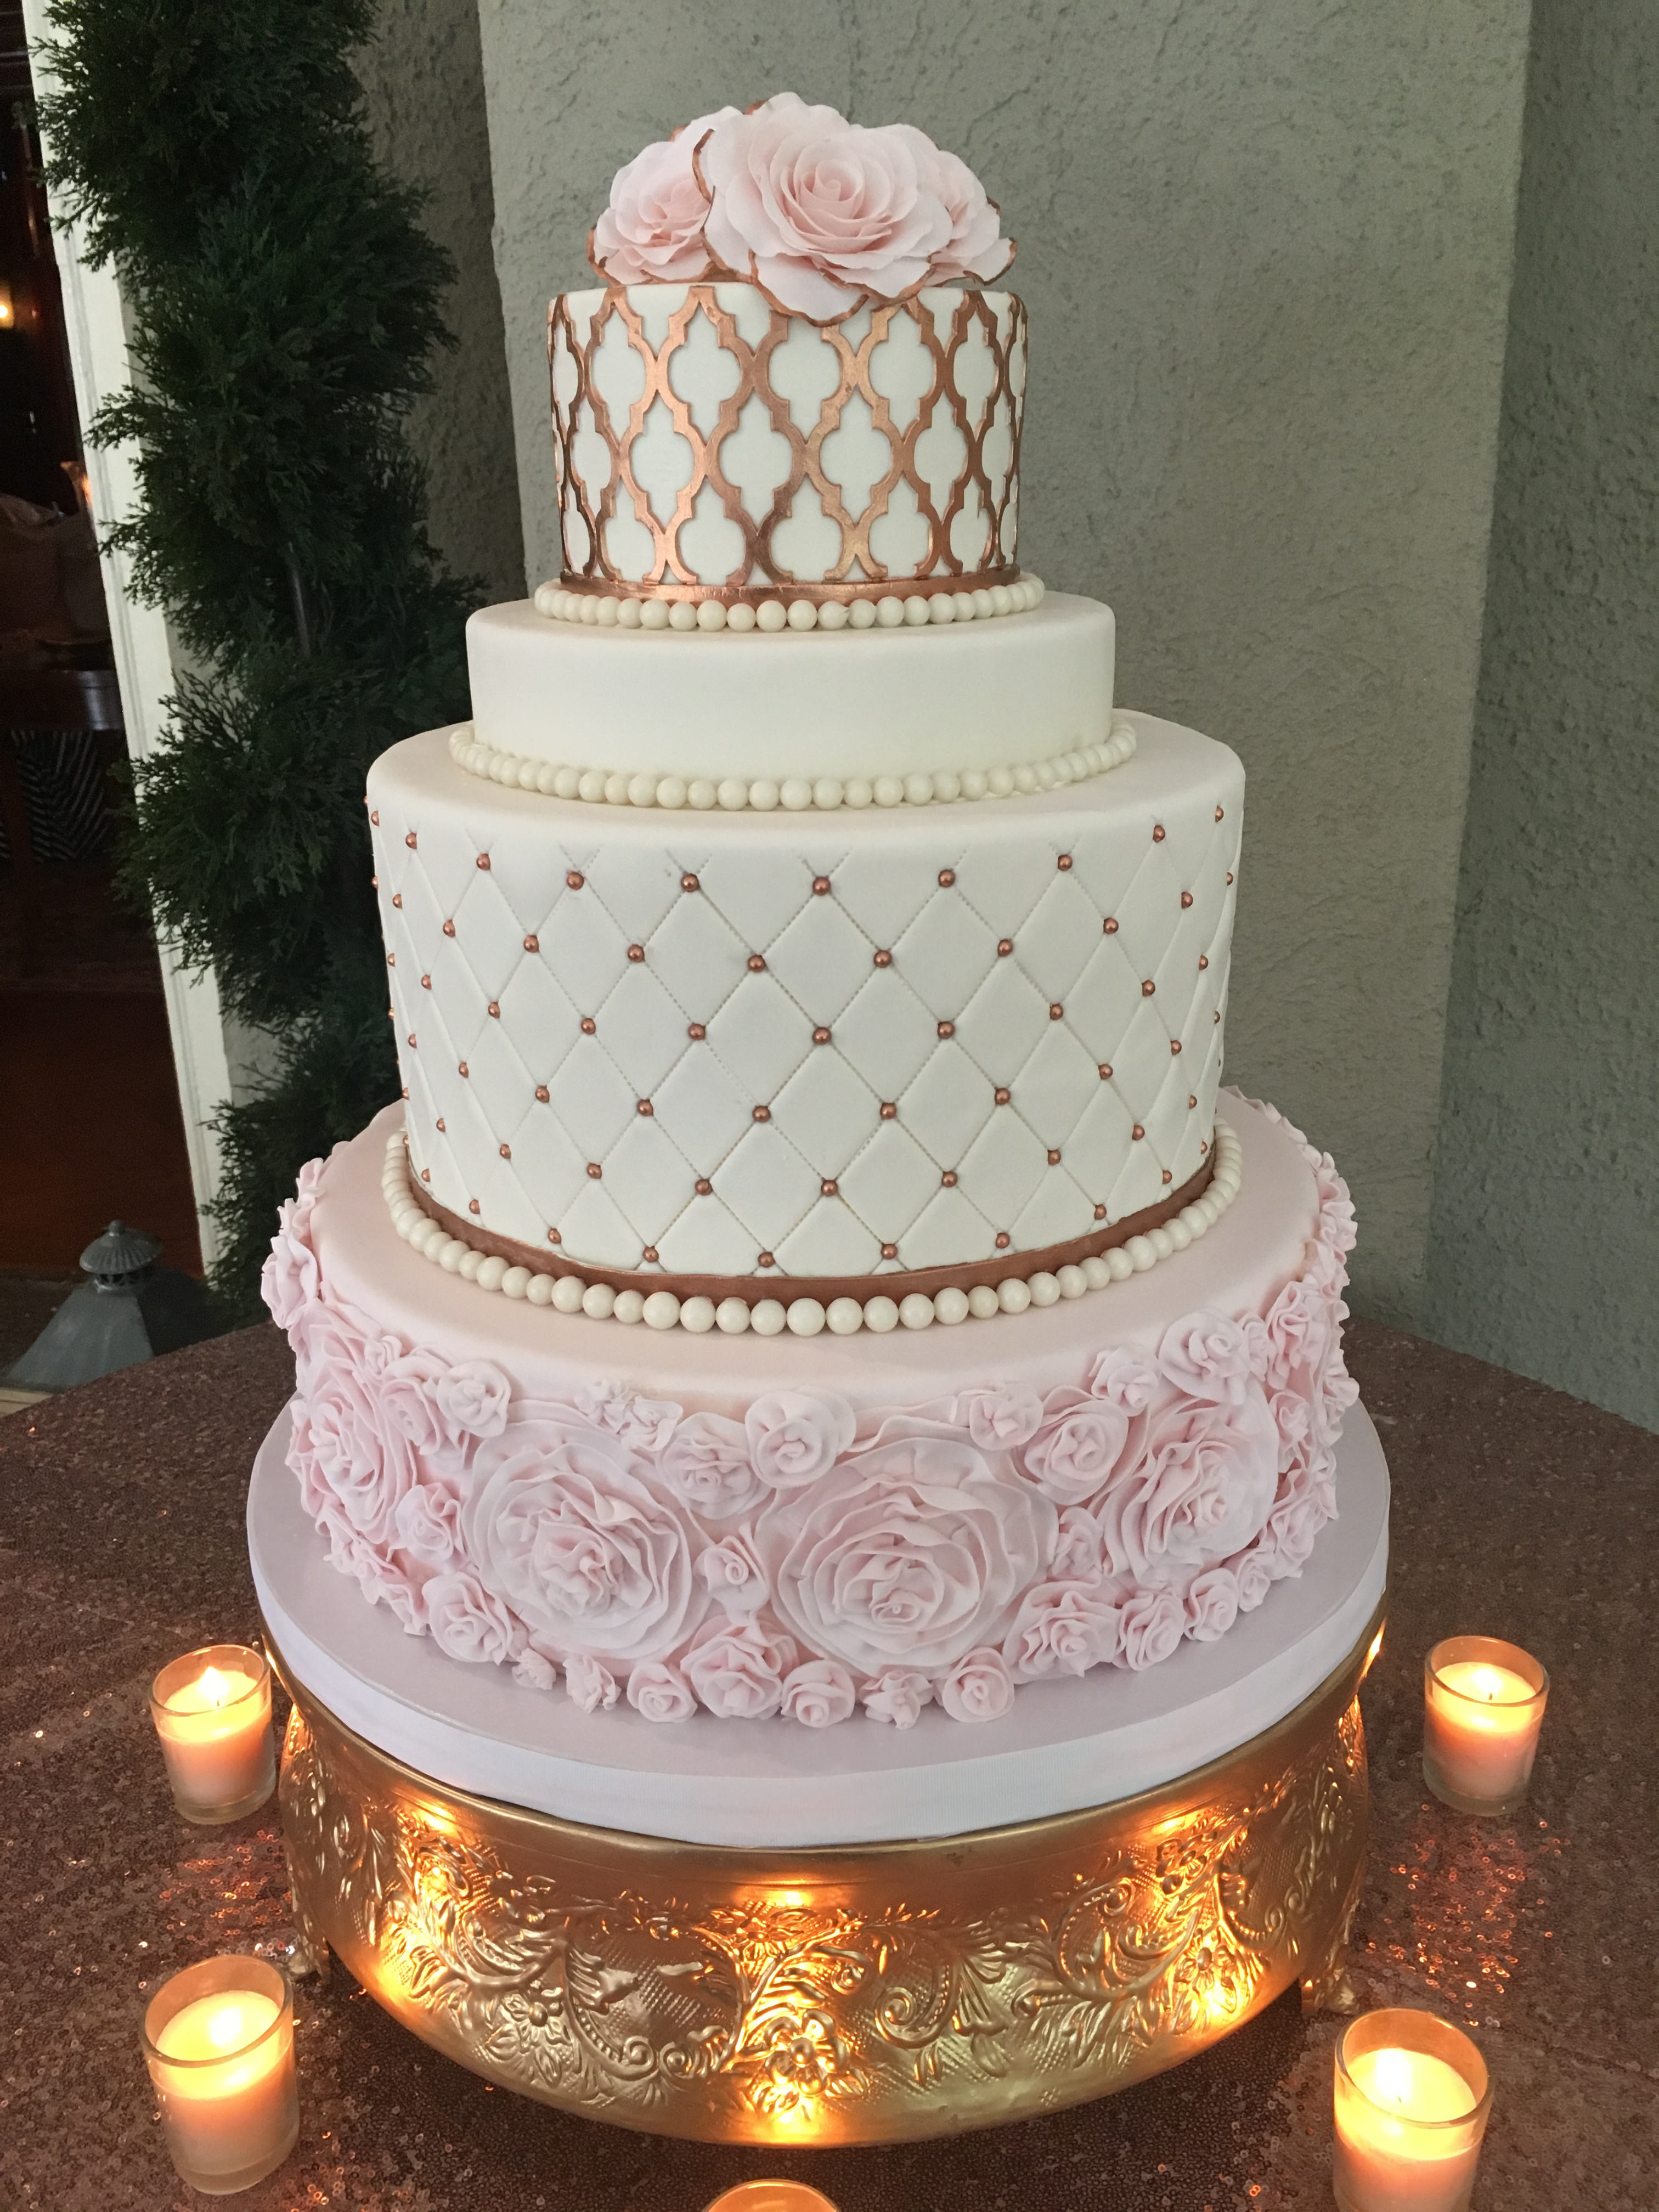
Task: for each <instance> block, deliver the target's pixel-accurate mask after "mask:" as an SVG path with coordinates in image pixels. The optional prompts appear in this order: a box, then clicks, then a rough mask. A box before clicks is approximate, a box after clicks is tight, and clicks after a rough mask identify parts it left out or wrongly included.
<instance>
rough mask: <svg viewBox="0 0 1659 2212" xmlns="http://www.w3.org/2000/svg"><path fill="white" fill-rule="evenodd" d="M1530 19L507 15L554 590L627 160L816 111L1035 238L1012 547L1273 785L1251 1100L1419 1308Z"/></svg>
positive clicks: (921, 12) (488, 22)
mask: <svg viewBox="0 0 1659 2212" xmlns="http://www.w3.org/2000/svg"><path fill="white" fill-rule="evenodd" d="M1528 6H1529V0H1388V3H1387V4H1386V5H1377V6H1370V7H1335V8H1333V7H1332V6H1330V5H1329V4H1328V0H1206V4H1205V5H1203V6H1201V7H1194V6H1191V5H1189V4H1184V0H1088V4H1077V5H1066V4H1063V0H1030V4H1027V5H1024V6H1021V7H1018V8H1011V7H1009V6H1007V5H1006V0H925V4H924V0H842V5H841V6H839V7H835V8H829V7H819V6H805V5H798V4H793V0H791V4H783V5H779V4H767V0H741V4H738V0H708V4H704V5H700V6H696V7H686V6H684V5H680V4H672V5H665V4H661V0H645V4H636V5H635V6H633V7H630V8H628V9H619V8H617V7H615V6H613V5H611V4H609V0H605V4H594V3H593V0H482V7H481V11H480V19H481V26H482V32H483V67H484V83H485V88H486V93H487V96H488V100H489V135H490V147H491V159H492V166H493V171H494V179H495V235H496V265H497V270H498V273H499V276H500V280H501V300H502V302H503V306H504V309H505V317H506V329H507V362H508V369H509V374H510V375H511V379H512V385H513V415H514V422H515V426H516V435H517V444H518V455H519V476H520V493H521V498H522V505H523V514H524V531H525V551H526V571H527V574H528V576H529V578H530V580H532V582H533V581H537V580H540V579H541V578H542V577H544V576H545V575H548V574H551V573H553V571H554V570H555V568H556V565H557V553H556V527H555V505H554V495H553V476H552V461H551V452H550V439H549V431H548V424H547V414H546V410H547V388H546V372H545V368H544V351H543V347H544V335H543V319H544V313H545V304H546V299H547V295H549V293H550V292H552V291H555V290H558V289H562V288H565V287H568V286H570V285H573V284H579V283H583V282H584V281H588V282H591V281H592V279H591V278H589V277H587V276H586V271H585V266H584V260H583V256H584V252H585V248H586V236H587V230H588V226H589V224H590V223H591V222H592V220H593V218H594V216H595V215H596V214H597V213H598V211H599V208H600V207H601V206H602V205H603V204H604V200H605V191H606V189H607V187H608V185H609V182H610V179H611V174H612V172H613V171H614V170H615V169H616V167H617V165H618V164H619V163H620V162H622V161H625V160H627V159H628V158H629V155H632V154H634V153H635V152H636V151H637V150H638V149H639V148H640V147H641V145H643V144H644V143H647V141H648V140H649V139H651V138H653V137H659V136H660V135H661V134H662V133H663V131H665V128H667V127H669V126H670V125H672V124H674V123H677V122H679V121H681V120H683V119H684V118H686V117H688V116H690V115H693V114H695V113H696V112H699V110H700V109H702V108H705V107H709V106H716V105H718V104H719V103H720V102H721V101H722V100H732V101H736V102H738V103H739V104H741V103H744V102H747V101H749V100H754V99H758V98H762V97H763V96H764V95H766V94H768V93H770V92H774V91H776V90H779V89H781V88H786V87H787V88H793V89H794V90H796V91H799V93H801V94H803V96H805V97H806V98H809V99H813V98H816V99H820V100H829V101H831V102H833V103H834V104H835V105H836V106H839V107H842V108H843V109H844V110H846V111H847V112H849V113H850V114H852V115H853V116H854V118H857V119H858V120H860V121H863V122H872V123H874V122H884V121H890V120H893V119H895V118H908V119H909V120H911V121H914V122H916V123H919V124H921V125H922V126H923V127H924V128H925V129H927V130H928V131H932V132H933V134H934V136H935V137H938V138H939V140H940V141H942V142H943V143H945V144H946V145H949V146H951V147H953V148H954V149H956V150H957V151H958V152H959V153H961V154H962V155H963V156H964V157H965V158H966V159H967V160H968V161H970V162H971V163H972V164H973V166H974V167H975V168H976V169H977V170H978V171H979V173H981V176H982V177H983V178H984V179H985V181H986V184H987V188H988V190H989V191H990V192H991V193H992V195H993V197H994V198H996V199H998V200H999V201H1000V203H1001V205H1002V207H1003V210H1004V211H1005V214H1006V218H1007V220H1008V223H1009V227H1010V229H1011V231H1012V233H1013V234H1015V235H1016V236H1018V238H1019V239H1020V240H1021V241H1022V243H1021V250H1020V256H1019V260H1018V266H1017V271H1016V278H1015V281H1016V282H1017V283H1018V289H1019V290H1020V292H1021V293H1022V295H1024V298H1025V300H1026V301H1027V302H1028V304H1029V306H1030V311H1031V329H1032V386H1031V397H1030V411H1029V414H1028V417H1027V440H1026V445H1025V448H1024V455H1025V459H1024V474H1025V493H1024V499H1023V501H1022V513H1023V519H1024V522H1025V526H1026V528H1025V535H1024V539H1023V541H1022V547H1021V550H1022V554H1023V556H1024V558H1025V560H1026V562H1027V563H1028V564H1029V565H1030V567H1032V568H1035V569H1036V571H1037V573H1038V574H1042V576H1044V577H1045V578H1046V579H1047V580H1048V582H1049V583H1051V584H1052V585H1054V586H1060V587H1063V588H1066V589H1070V590H1075V591H1082V592H1090V593H1092V594H1095V595H1097V596H1098V597H1101V598H1103V599H1108V600H1109V601H1110V602H1111V604H1112V605H1114V606H1115V608H1116V610H1117V615H1118V622H1119V649H1120V656H1121V658H1120V667H1121V679H1120V694H1121V697H1122V698H1123V700H1124V701H1125V702H1126V703H1127V704H1130V705H1135V706H1143V707H1146V708H1155V709H1157V710H1158V712H1160V713H1167V714H1173V715H1176V716H1179V717H1181V718H1182V719H1184V720H1189V721H1191V722H1192V723H1194V724H1195V725H1196V726H1198V727H1199V728H1200V729H1203V730H1206V731H1209V732H1212V734H1214V735H1215V736H1218V737H1222V738H1226V739H1227V740H1228V741H1229V742H1230V743H1231V744H1234V745H1235V746H1236V747H1237V749H1238V750H1239V752H1240V753H1241V754H1242V755H1243V758H1244V762H1245V765H1246V767H1247V769H1249V775H1250V778H1251V785H1250V790H1251V797H1250V805H1249V823H1248V828H1247V841H1246V848H1245V849H1246V856H1247V858H1246V870H1245V873H1244V875H1243V879H1242V886H1241V889H1242V903H1241V908H1240V919H1239V929H1238V945H1237V951H1238V957H1237V964H1236V968H1235V974H1234V986H1233V998H1232V1007H1231V1016H1230V1030H1229V1039H1230V1061H1229V1072H1230V1074H1231V1077H1232V1078H1233V1079H1235V1080H1237V1081H1238V1082H1240V1083H1242V1084H1243V1085H1244V1086H1245V1087H1246V1088H1247V1089H1249V1090H1251V1091H1260V1092H1262V1093H1264V1094H1265V1095H1267V1097H1272V1098H1273V1099H1275V1100H1276V1101H1277V1102H1278V1103H1279V1105H1280V1106H1282V1107H1283V1108H1284V1109H1285V1111H1286V1112H1287V1113H1289V1114H1290V1115H1292V1116H1293V1117H1295V1118H1296V1119H1297V1120H1298V1121H1301V1122H1303V1124H1304V1126H1305V1127H1307V1129H1308V1130H1309V1132H1310V1134H1312V1135H1314V1136H1316V1138H1317V1139H1318V1140H1319V1141H1320V1142H1321V1143H1322V1144H1323V1145H1328V1146H1330V1147H1331V1149H1332V1150H1333V1151H1334V1152H1335V1153H1336V1155H1337V1157H1338V1158H1339V1160H1340V1162H1341V1164H1342V1165H1343V1167H1344V1169H1345V1170H1346V1172H1347V1173H1348V1175H1349V1176H1350V1177H1351V1179H1352V1182H1353V1184H1354V1187H1355V1194H1356V1197H1357V1200H1358V1206H1359V1210H1360V1220H1361V1226H1362V1241H1361V1245H1360V1249H1359V1253H1358V1270H1357V1283H1358V1296H1359V1298H1360V1302H1361V1303H1362V1304H1364V1305H1365V1306H1366V1307H1367V1308H1368V1310H1370V1311H1372V1312H1375V1313H1379V1314H1383V1315H1387V1316H1394V1317H1395V1318H1401V1319H1407V1320H1409V1319H1412V1318H1413V1317H1414V1316H1415V1315H1416V1313H1417V1310H1418V1307H1419V1303H1420V1298H1421V1294H1422V1287H1423V1277H1424V1270H1425V1255H1426V1249H1427V1231H1428V1212H1429V1198H1430V1178H1431V1152H1432V1144H1433V1137H1434V1131H1435V1123H1436V1114H1437V1099H1438V1095H1439V1088H1440V1060H1441V1043H1442V1037H1443V1021H1444V1009H1445V999H1446V992H1447V987H1448V977H1449V965H1450V956H1451V933H1452V917H1453V911H1454V904H1455V885H1456V876H1457V862H1458V851H1459V841H1460V837H1461V833H1462V807H1463V796H1464V790H1465V785H1466V781H1467V773H1468V748H1469V739H1470V730H1471V725H1472V719H1473V712H1474V691H1475V681H1476V673H1477V669H1478V665H1479V647H1480V613H1481V602H1482V592H1483V586H1484V579H1485V571H1486V543H1487V534H1488V530H1489V526H1490V520H1491V498H1492V471H1493V465H1494V455H1495V446H1496V426H1497V420H1498V396H1499V390H1500V380H1501V372H1502V362H1503V349H1504V318H1505V306H1506V301H1507V295H1508V284H1509V274H1510V258H1511V252H1512V246H1513V225H1514V205H1515V188H1516V173H1517V168H1518V163H1519V158H1520V143H1521V118H1522V85H1523V77H1524V64H1525V54H1526V33H1527V20H1528Z"/></svg>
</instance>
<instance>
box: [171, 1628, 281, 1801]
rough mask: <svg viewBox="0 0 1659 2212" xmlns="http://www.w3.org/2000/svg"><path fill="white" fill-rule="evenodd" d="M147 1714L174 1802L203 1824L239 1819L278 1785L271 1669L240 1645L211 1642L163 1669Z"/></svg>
mask: <svg viewBox="0 0 1659 2212" xmlns="http://www.w3.org/2000/svg"><path fill="white" fill-rule="evenodd" d="M149 1709H150V1713H151V1716H152V1717H153V1718H154V1720H155V1732H156V1734H157V1735H159V1736H160V1737H161V1756H162V1757H163V1759H166V1761H167V1779H168V1780H169V1781H170V1782H171V1783H172V1784H173V1803H174V1804H175V1805H176V1806H177V1807H178V1808H179V1811H180V1812H181V1813H182V1814H184V1816H185V1820H195V1821H197V1822H199V1823H200V1824H201V1825H203V1826H209V1827H210V1826H216V1825H217V1824H218V1823H220V1822H221V1821H224V1820H240V1819H241V1817H242V1815H243V1814H245V1813H252V1812H253V1811H254V1810H256V1808H258V1807H259V1806H261V1805H263V1804H264V1802H265V1800H266V1798H267V1797H269V1796H270V1793H271V1791H272V1790H274V1789H275V1788H276V1747H275V1744H274V1743H273V1741H272V1739H271V1733H270V1668H269V1667H268V1666H267V1665H266V1664H265V1662H264V1657H263V1656H261V1654H260V1653H258V1651H251V1650H248V1648H247V1647H246V1644H209V1645H208V1646H207V1648H206V1649H205V1650H201V1651H190V1652H186V1653H185V1656H184V1657H183V1658H182V1659H175V1660H174V1661H173V1664H172V1665H171V1666H170V1667H163V1668H162V1669H161V1673H160V1674H158V1675H157V1676H156V1677H155V1681H154V1683H153V1684H152V1685H151V1686H150V1693H149Z"/></svg>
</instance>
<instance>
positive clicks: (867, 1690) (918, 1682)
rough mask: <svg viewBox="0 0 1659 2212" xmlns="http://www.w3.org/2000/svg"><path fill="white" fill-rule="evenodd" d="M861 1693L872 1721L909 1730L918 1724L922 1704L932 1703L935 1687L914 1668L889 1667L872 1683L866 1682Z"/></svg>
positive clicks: (865, 1708)
mask: <svg viewBox="0 0 1659 2212" xmlns="http://www.w3.org/2000/svg"><path fill="white" fill-rule="evenodd" d="M860 1695H861V1696H862V1698H863V1700H864V1710H865V1711H866V1713H867V1714H868V1715H869V1717H870V1718H871V1719H872V1721H882V1722H884V1723H885V1724H886V1725H887V1726H888V1727H889V1728H897V1729H908V1728H914V1727H915V1724H916V1723H917V1721H918V1720H919V1719H920V1718H921V1709H922V1707H923V1706H924V1705H932V1704H933V1684H932V1683H931V1682H930V1681H929V1680H928V1679H927V1676H926V1675H925V1674H922V1673H921V1671H920V1670H919V1669H918V1668H915V1667H890V1668H888V1669H887V1670H886V1672H885V1673H884V1674H879V1675H878V1677H877V1678H876V1680H874V1681H873V1682H866V1684H865V1686H864V1688H863V1690H862V1692H860Z"/></svg>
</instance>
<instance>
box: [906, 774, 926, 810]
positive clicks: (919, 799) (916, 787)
mask: <svg viewBox="0 0 1659 2212" xmlns="http://www.w3.org/2000/svg"><path fill="white" fill-rule="evenodd" d="M904 796H905V798H906V799H908V801H909V803H910V805H912V806H927V805H930V804H931V802H932V799H933V777H932V776H931V775H907V776H906V777H905V779H904Z"/></svg>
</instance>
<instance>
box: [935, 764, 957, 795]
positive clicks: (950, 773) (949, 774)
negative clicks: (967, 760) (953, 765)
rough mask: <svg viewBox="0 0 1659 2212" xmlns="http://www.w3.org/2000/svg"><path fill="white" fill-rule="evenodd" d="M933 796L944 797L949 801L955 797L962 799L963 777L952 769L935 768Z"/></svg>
mask: <svg viewBox="0 0 1659 2212" xmlns="http://www.w3.org/2000/svg"><path fill="white" fill-rule="evenodd" d="M933 796H934V798H935V799H944V800H945V801H946V802H947V803H948V802H949V801H950V800H951V799H960V798H961V796H962V778H961V777H960V776H959V775H957V774H956V773H955V771H954V770H953V769H948V768H940V769H934V771H933Z"/></svg>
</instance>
